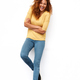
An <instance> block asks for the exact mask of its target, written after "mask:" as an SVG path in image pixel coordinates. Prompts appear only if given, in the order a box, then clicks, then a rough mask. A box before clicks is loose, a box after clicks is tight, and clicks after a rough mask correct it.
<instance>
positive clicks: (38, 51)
mask: <svg viewBox="0 0 80 80" xmlns="http://www.w3.org/2000/svg"><path fill="white" fill-rule="evenodd" d="M44 47H45V41H37V42H36V43H35V46H34V51H35V58H34V63H35V62H37V63H40V60H41V57H42V54H43V50H44Z"/></svg>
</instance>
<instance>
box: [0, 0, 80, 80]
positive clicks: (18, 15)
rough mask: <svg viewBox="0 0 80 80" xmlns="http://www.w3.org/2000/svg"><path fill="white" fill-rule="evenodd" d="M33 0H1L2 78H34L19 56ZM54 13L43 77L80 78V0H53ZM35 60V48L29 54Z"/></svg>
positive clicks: (47, 34) (54, 78)
mask: <svg viewBox="0 0 80 80" xmlns="http://www.w3.org/2000/svg"><path fill="white" fill-rule="evenodd" d="M32 2H33V0H29V1H27V0H1V1H0V80H32V77H33V72H32V71H31V69H30V68H29V67H28V66H27V65H26V64H25V63H24V62H23V61H22V59H21V58H20V50H21V47H22V45H23V43H24V40H25V38H26V35H27V28H25V27H24V25H23V24H24V18H25V16H26V13H27V11H28V9H29V6H30V5H31V4H32ZM51 4H52V6H53V15H51V18H50V23H49V26H48V29H47V32H46V44H45V49H44V53H43V56H42V59H41V65H40V73H41V76H42V80H80V0H51ZM29 56H30V58H31V59H32V61H33V60H34V49H32V51H31V52H30V54H29Z"/></svg>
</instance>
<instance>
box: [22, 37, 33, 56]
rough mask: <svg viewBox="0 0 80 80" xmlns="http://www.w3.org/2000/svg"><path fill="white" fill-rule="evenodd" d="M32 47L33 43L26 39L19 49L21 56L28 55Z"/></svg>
mask: <svg viewBox="0 0 80 80" xmlns="http://www.w3.org/2000/svg"><path fill="white" fill-rule="evenodd" d="M33 47H34V45H33V42H32V41H31V39H29V38H26V40H25V42H24V44H23V46H22V49H21V54H25V55H28V54H29V52H30V50H31V49H32V48H33Z"/></svg>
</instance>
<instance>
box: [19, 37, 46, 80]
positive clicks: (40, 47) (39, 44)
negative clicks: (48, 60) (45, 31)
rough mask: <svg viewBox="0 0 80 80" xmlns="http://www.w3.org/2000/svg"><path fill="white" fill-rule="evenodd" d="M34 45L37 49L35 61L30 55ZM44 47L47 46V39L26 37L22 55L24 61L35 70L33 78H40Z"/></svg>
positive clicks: (35, 79) (36, 79)
mask: <svg viewBox="0 0 80 80" xmlns="http://www.w3.org/2000/svg"><path fill="white" fill-rule="evenodd" d="M33 47H34V51H35V57H34V63H33V62H32V61H31V59H30V58H29V57H28V54H29V52H30V50H31V49H32V48H33ZM44 47H45V40H43V41H40V40H33V39H30V38H26V40H25V42H24V44H23V46H22V49H21V53H20V56H21V58H22V59H23V61H24V62H25V63H26V64H27V65H28V66H29V67H30V68H31V70H32V71H34V72H33V80H38V75H39V71H40V60H41V57H42V53H43V50H44Z"/></svg>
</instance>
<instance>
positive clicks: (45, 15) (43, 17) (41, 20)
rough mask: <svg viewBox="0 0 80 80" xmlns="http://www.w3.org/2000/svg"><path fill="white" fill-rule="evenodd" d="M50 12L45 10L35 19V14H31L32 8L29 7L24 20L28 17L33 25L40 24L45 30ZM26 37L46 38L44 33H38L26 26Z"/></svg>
mask: <svg viewBox="0 0 80 80" xmlns="http://www.w3.org/2000/svg"><path fill="white" fill-rule="evenodd" d="M50 15H51V14H50V13H49V12H48V11H45V12H44V13H43V14H42V15H41V16H40V17H39V19H38V20H36V18H35V16H34V15H33V14H32V8H31V7H30V8H29V10H28V12H27V15H26V17H25V20H24V22H25V21H26V18H29V19H30V20H31V24H33V25H37V26H42V29H43V30H45V31H46V30H47V27H48V24H49V20H50ZM26 38H31V39H33V40H45V38H46V33H44V34H40V33H37V32H35V31H33V30H31V29H29V28H28V32H27V37H26Z"/></svg>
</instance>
